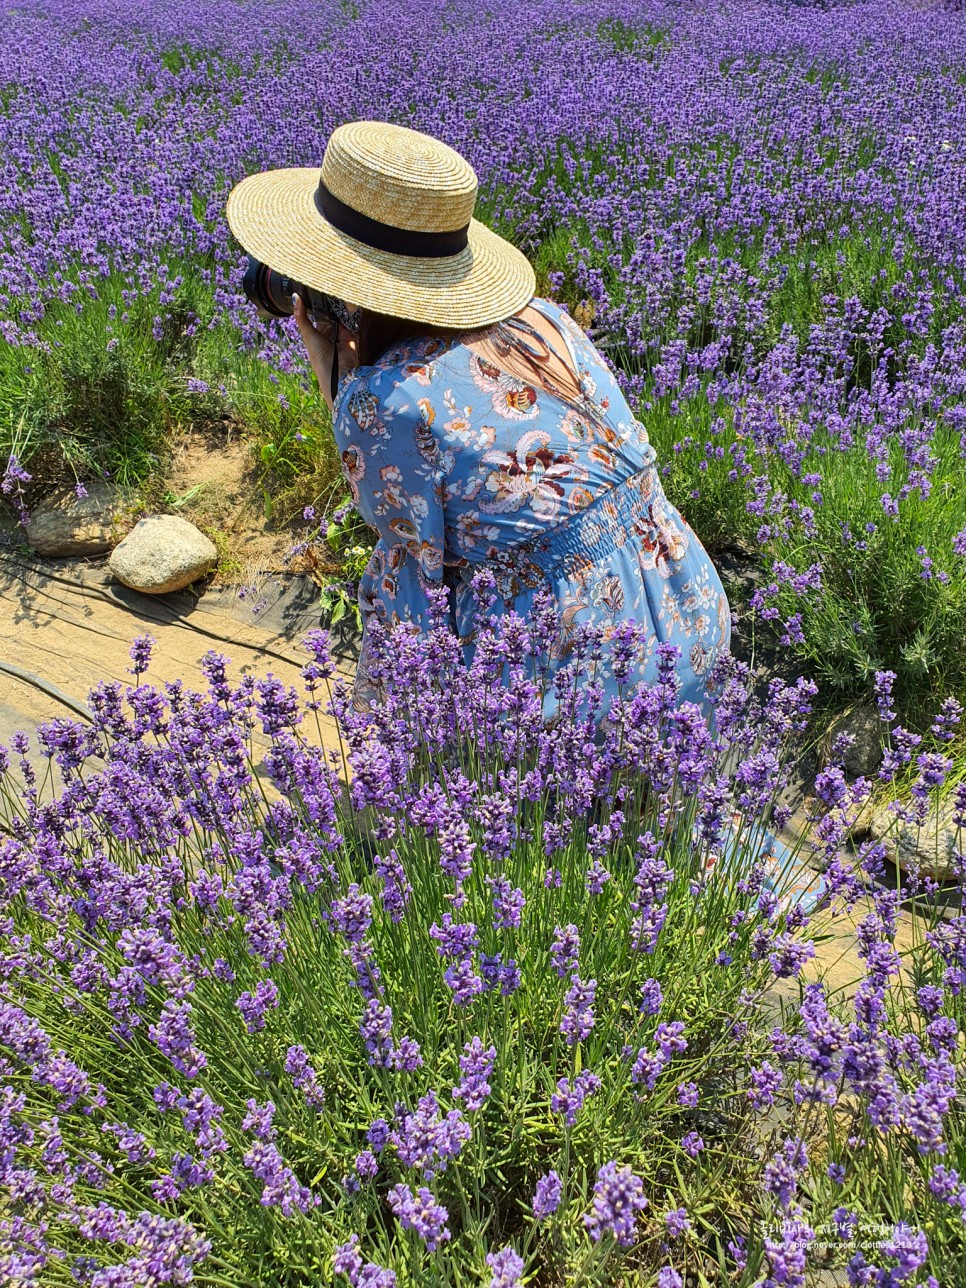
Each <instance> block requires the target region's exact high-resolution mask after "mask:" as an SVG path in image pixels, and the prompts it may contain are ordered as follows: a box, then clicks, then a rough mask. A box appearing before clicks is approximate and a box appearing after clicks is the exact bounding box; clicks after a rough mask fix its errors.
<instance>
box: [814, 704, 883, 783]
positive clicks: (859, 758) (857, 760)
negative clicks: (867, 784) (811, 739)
mask: <svg viewBox="0 0 966 1288" xmlns="http://www.w3.org/2000/svg"><path fill="white" fill-rule="evenodd" d="M883 728H884V726H883V724H882V721H881V719H880V718H879V712H878V710H877V709H876V708H875V707H874V706H872V705H871V704H869V703H865V704H863V705H862V706H859V707H853V708H852V709H851V710H850V711H845V712H843V714H842V715H840V716H839V717H838V719H837V720H836V721H835V722H834V723H833V724H832V725H831V726H830V728H829V729H828V730H827V731H826V733H825V736H824V737H823V739H822V743H821V746H820V748H819V755H820V759H821V762H822V766H823V768H824V767H825V766H826V765H827V764H829V762H830V761H831V759H832V752H833V749H834V746H835V740H836V738H838V737H839V735H840V734H846V735H851V737H852V745H851V746H850V747H848V748H847V749H846V751H845V754H844V756H843V757H842V760H841V764H842V768H843V769H844V770H845V772H846V774H847V775H848V776H849V777H850V778H868V777H869V776H870V774H874V773H875V771H876V770H877V769H878V768H879V766H880V765H881V764H882V734H883Z"/></svg>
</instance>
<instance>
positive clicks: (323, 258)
mask: <svg viewBox="0 0 966 1288" xmlns="http://www.w3.org/2000/svg"><path fill="white" fill-rule="evenodd" d="M321 173H322V177H323V180H324V182H325V184H326V186H327V187H328V188H329V190H330V191H331V192H332V193H333V194H334V195H335V196H336V197H338V198H339V200H340V201H343V202H345V204H346V205H348V206H351V207H352V209H353V210H357V211H359V212H360V213H362V214H364V215H368V216H369V217H370V218H371V219H377V220H379V221H380V222H381V223H385V224H390V225H392V226H393V227H395V228H402V229H407V230H410V231H420V232H451V231H453V230H455V229H458V228H462V227H464V226H465V225H466V224H467V222H468V223H469V229H468V233H467V238H468V244H467V246H466V249H465V250H463V251H461V252H460V253H459V254H457V255H448V256H445V257H439V258H422V257H417V256H411V255H396V254H391V253H389V252H388V251H381V250H375V249H374V248H372V247H370V246H366V245H365V244H364V243H363V242H360V241H357V240H356V239H355V238H353V237H350V236H348V234H346V233H343V232H340V231H339V230H338V229H336V228H334V227H333V226H332V225H331V224H330V223H329V222H328V221H327V220H326V219H324V218H323V216H322V215H321V214H320V213H319V211H318V209H317V207H316V205H315V192H316V189H317V187H318V183H319V171H318V170H316V169H314V168H308V167H298V168H289V169H282V170H266V171H263V172H262V173H260V174H253V175H249V177H248V178H247V179H243V180H242V181H241V183H239V184H238V185H237V186H236V187H235V188H234V189H233V190H232V192H231V195H230V196H229V198H228V206H227V211H226V214H227V217H228V223H229V225H230V227H231V230H232V232H233V233H234V234H235V236H236V237H237V238H238V240H239V241H240V242H241V244H242V246H244V248H245V250H246V251H248V253H249V254H250V255H254V256H255V257H256V258H257V259H260V260H262V262H263V263H266V264H268V265H270V266H271V267H272V268H275V269H277V270H278V271H279V272H283V273H287V274H289V275H290V276H291V277H294V278H295V279H296V280H298V281H300V282H303V283H304V284H305V285H306V286H312V287H315V289H316V290H320V291H326V292H328V293H329V294H330V295H337V296H339V297H340V298H341V299H343V300H347V301H349V302H350V303H353V304H360V305H362V306H363V307H365V308H370V309H374V310H376V311H378V312H380V313H388V314H391V315H392V316H394V317H405V318H412V319H414V320H416V321H419V322H430V323H436V324H437V325H439V326H451V327H466V328H474V327H482V326H487V325H489V324H490V323H491V322H497V321H500V320H501V319H503V318H507V317H510V316H512V315H513V314H514V313H516V312H518V311H519V310H520V309H521V308H522V307H523V306H524V305H525V304H526V303H527V302H528V301H529V300H530V299H531V297H532V296H533V293H534V288H535V285H536V283H535V278H534V272H533V269H532V267H531V266H530V264H529V262H528V261H527V259H526V257H525V256H524V255H523V254H522V253H521V252H520V251H518V250H517V249H516V247H515V246H513V245H511V244H510V243H509V242H508V241H506V240H505V239H504V238H502V237H498V236H497V235H496V233H493V232H491V231H490V230H489V229H488V228H486V227H485V225H483V224H481V223H480V222H479V221H478V220H476V219H474V218H473V217H472V213H473V209H474V206H475V202H476V192H477V179H476V174H475V173H474V171H473V168H472V166H470V165H469V163H468V162H467V161H466V160H465V159H464V158H463V157H461V156H460V154H459V153H458V152H455V151H454V150H453V149H452V148H450V147H448V146H447V145H446V144H445V143H442V142H440V141H439V140H438V139H434V138H433V137H432V136H431V135H428V134H422V133H420V132H419V131H417V130H409V129H406V128H405V127H403V126H398V125H389V124H387V123H385V122H383V121H353V122H350V123H349V124H347V125H341V126H339V128H338V129H336V130H334V131H333V133H332V135H331V137H330V139H329V142H328V145H327V147H326V150H325V155H324V157H323V160H322V172H321Z"/></svg>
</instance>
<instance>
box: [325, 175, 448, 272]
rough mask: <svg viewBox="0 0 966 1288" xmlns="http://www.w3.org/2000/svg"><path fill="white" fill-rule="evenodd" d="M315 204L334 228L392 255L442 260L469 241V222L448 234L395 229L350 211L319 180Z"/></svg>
mask: <svg viewBox="0 0 966 1288" xmlns="http://www.w3.org/2000/svg"><path fill="white" fill-rule="evenodd" d="M315 205H316V208H317V210H318V212H319V214H320V215H322V217H323V218H324V219H327V220H328V222H329V223H330V224H331V225H332V226H333V228H338V230H339V232H340V233H346V234H347V235H348V236H349V237H354V238H355V239H356V241H360V242H362V243H363V245H365V246H371V247H372V249H373V250H384V251H388V252H389V253H390V254H392V255H412V256H414V257H415V258H417V259H442V258H444V257H445V256H447V255H458V254H459V253H460V251H461V250H465V249H466V246H467V243H468V238H467V232H468V231H469V223H466V224H464V225H463V227H462V228H457V229H455V230H454V231H453V232H447V233H425V232H414V231H413V230H412V229H410V228H396V227H394V225H392V224H384V223H381V222H380V221H379V220H378V219H370V218H369V216H368V215H363V214H361V213H360V212H359V211H358V210H353V209H352V207H351V206H347V205H346V204H345V202H344V201H340V200H339V198H338V197H337V196H335V194H334V193H333V192H331V191H330V190H329V189H328V188H327V187H326V186H325V184H324V183H323V182H322V180H321V179H320V180H319V186H318V188H316V190H315Z"/></svg>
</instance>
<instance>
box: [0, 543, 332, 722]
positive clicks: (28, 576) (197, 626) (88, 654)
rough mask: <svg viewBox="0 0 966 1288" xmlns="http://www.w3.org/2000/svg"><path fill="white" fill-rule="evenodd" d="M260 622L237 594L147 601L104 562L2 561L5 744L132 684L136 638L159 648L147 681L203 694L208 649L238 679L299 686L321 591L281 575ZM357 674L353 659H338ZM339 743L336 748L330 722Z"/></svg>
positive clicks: (0, 684) (1, 718)
mask: <svg viewBox="0 0 966 1288" xmlns="http://www.w3.org/2000/svg"><path fill="white" fill-rule="evenodd" d="M261 594H262V595H263V597H264V598H265V599H266V600H267V603H266V605H265V607H264V608H263V609H262V610H261V612H260V613H259V614H258V616H257V617H253V615H252V611H251V608H250V606H249V605H248V604H247V603H245V602H243V601H240V600H239V599H238V595H237V592H236V591H235V590H234V589H233V588H226V589H224V590H221V591H218V590H216V591H214V592H209V593H208V594H206V595H205V596H204V597H203V598H202V599H198V598H197V597H196V596H194V595H191V594H188V593H186V592H179V593H177V594H172V595H159V596H153V595H142V594H140V593H139V592H137V591H133V590H128V589H127V588H126V587H124V586H121V585H120V584H119V583H117V582H115V581H113V580H112V579H111V577H110V574H109V573H108V572H107V567H106V564H103V563H102V564H93V563H82V562H78V561H70V562H67V561H65V562H64V563H62V564H57V563H52V562H41V561H40V560H30V559H27V558H21V557H18V556H13V555H0V742H6V741H7V740H8V739H9V737H10V735H11V734H12V733H14V732H15V731H16V730H17V729H26V730H28V731H29V730H30V729H32V728H34V727H36V725H37V724H38V723H39V722H41V721H43V720H49V719H51V718H53V717H55V716H70V715H76V714H80V713H81V712H82V711H83V709H84V704H85V700H86V697H87V694H88V692H89V690H90V689H91V688H92V687H93V686H94V685H95V684H97V683H99V682H101V681H104V680H120V681H122V682H123V683H130V681H131V676H130V673H129V672H128V667H129V666H130V665H131V661H130V657H129V650H130V647H131V643H132V641H133V639H134V637H135V636H137V635H143V634H149V635H152V636H153V637H154V638H155V640H156V641H157V642H156V645H155V648H154V653H153V657H152V662H151V670H150V676H151V678H152V680H153V682H155V683H162V682H164V681H166V680H172V679H181V680H183V681H184V682H185V684H186V685H188V686H189V687H192V688H195V687H200V688H204V687H205V681H204V677H203V675H202V673H201V670H200V668H199V662H200V659H201V658H202V656H203V655H204V654H205V653H206V652H207V651H208V650H209V649H214V650H215V651H216V652H219V653H224V654H225V655H226V656H227V657H228V658H229V659H230V661H231V663H232V671H233V673H234V674H236V675H240V674H242V673H247V672H252V673H255V674H258V675H265V674H266V673H267V672H269V671H271V672H273V673H274V674H275V675H277V676H278V677H279V679H282V680H284V681H285V682H287V683H290V684H295V685H298V686H299V687H301V685H300V679H299V668H300V667H301V666H303V665H304V663H305V660H306V658H305V654H304V653H302V652H301V650H300V649H299V647H298V641H299V640H300V638H301V637H302V635H304V633H305V632H306V631H307V630H310V629H311V628H313V627H315V626H317V625H318V620H319V616H318V609H317V607H316V601H317V598H318V589H317V587H315V586H314V585H313V584H312V583H311V582H310V581H308V579H306V578H301V577H288V578H285V577H276V578H275V579H274V580H273V581H272V582H271V583H268V584H266V586H265V588H264V589H263V590H262V592H261ZM340 665H341V666H343V667H344V668H345V671H346V674H347V675H350V676H351V674H352V656H351V653H350V652H349V651H348V649H346V650H345V651H344V652H343V655H342V657H341V658H340ZM325 720H326V729H327V733H328V734H329V736H331V738H332V745H333V746H335V745H337V743H338V738H337V734H336V731H335V726H334V723H333V722H332V720H331V719H330V718H328V717H326V718H325Z"/></svg>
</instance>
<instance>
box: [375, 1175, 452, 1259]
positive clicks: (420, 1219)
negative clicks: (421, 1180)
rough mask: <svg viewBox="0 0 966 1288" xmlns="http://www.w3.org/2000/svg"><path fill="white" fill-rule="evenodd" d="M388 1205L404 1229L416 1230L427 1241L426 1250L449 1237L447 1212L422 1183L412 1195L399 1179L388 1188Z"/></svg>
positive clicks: (435, 1247)
mask: <svg viewBox="0 0 966 1288" xmlns="http://www.w3.org/2000/svg"><path fill="white" fill-rule="evenodd" d="M389 1206H390V1207H391V1208H392V1210H393V1212H394V1213H395V1215H396V1219H397V1220H398V1222H399V1224H400V1225H401V1226H402V1228H403V1229H404V1230H415V1231H416V1233H417V1234H418V1235H419V1237H420V1238H421V1239H423V1240H424V1241H425V1243H426V1248H427V1250H428V1251H429V1252H435V1251H436V1249H437V1248H438V1247H439V1245H440V1244H441V1243H444V1242H445V1241H446V1240H447V1239H449V1238H450V1237H451V1235H450V1229H449V1226H448V1225H447V1224H446V1222H447V1221H448V1220H449V1213H448V1212H447V1211H446V1209H445V1208H444V1207H443V1206H442V1204H440V1203H437V1202H436V1201H435V1199H434V1198H433V1196H432V1194H431V1192H430V1191H429V1190H427V1189H426V1188H425V1186H421V1187H420V1188H419V1189H418V1190H417V1191H416V1193H415V1194H414V1193H413V1192H412V1190H411V1189H410V1188H409V1186H408V1185H403V1184H402V1183H401V1182H400V1183H399V1184H398V1185H394V1186H393V1187H392V1189H391V1190H390V1191H389Z"/></svg>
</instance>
